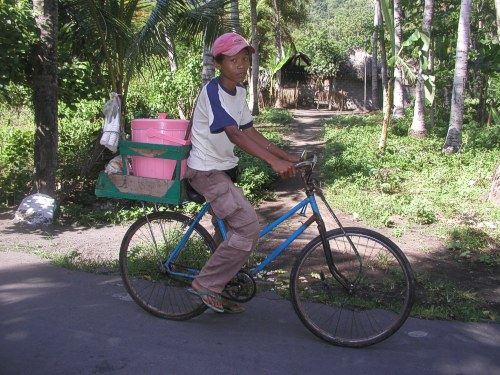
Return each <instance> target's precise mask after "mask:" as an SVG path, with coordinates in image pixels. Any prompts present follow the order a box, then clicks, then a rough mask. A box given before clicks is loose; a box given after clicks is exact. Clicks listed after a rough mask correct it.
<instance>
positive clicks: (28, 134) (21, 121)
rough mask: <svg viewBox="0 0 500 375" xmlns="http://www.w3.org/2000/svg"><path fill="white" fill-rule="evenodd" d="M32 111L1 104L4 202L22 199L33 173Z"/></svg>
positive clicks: (0, 173)
mask: <svg viewBox="0 0 500 375" xmlns="http://www.w3.org/2000/svg"><path fill="white" fill-rule="evenodd" d="M32 118H33V117H32V113H30V112H29V111H23V110H19V111H16V110H14V109H13V108H11V107H8V106H7V105H5V104H4V105H0V123H1V124H4V125H3V126H0V186H1V187H2V188H1V189H0V206H9V205H12V204H13V203H15V202H17V201H19V200H20V199H22V198H23V197H24V195H25V193H26V192H28V191H29V190H30V188H31V186H30V185H31V179H32V176H33V147H34V135H33V130H32V129H30V128H29V127H27V126H26V124H27V123H28V124H31V123H32V121H33V120H32Z"/></svg>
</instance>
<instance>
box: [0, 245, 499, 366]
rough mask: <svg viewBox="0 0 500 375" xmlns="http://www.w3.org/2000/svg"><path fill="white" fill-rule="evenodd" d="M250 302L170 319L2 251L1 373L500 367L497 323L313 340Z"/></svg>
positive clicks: (280, 302) (279, 303)
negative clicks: (358, 345)
mask: <svg viewBox="0 0 500 375" xmlns="http://www.w3.org/2000/svg"><path fill="white" fill-rule="evenodd" d="M245 307H246V312H245V313H244V314H240V315H226V314H216V313H212V312H206V313H204V314H202V315H201V316H199V317H197V318H194V319H192V320H190V321H186V322H174V321H168V320H163V319H159V318H156V317H154V316H152V315H150V314H148V313H146V312H145V311H143V310H142V309H141V308H140V307H138V306H137V305H136V304H135V303H134V302H132V301H131V300H130V298H129V297H128V296H127V294H126V293H125V291H124V288H123V285H122V283H121V280H120V279H119V277H116V276H104V275H93V274H88V273H83V272H75V271H69V270H66V269H62V268H58V267H55V266H52V265H50V264H49V263H47V262H46V261H43V260H41V259H40V258H38V257H36V256H34V255H29V254H19V253H5V252H4V253H0V374H2V375H14V374H20V375H21V374H22V375H24V374H31V375H38V374H47V375H58V374H61V375H69V374H82V375H85V374H150V375H155V374H162V375H165V374H174V375H176V374H179V375H181V374H182V375H190V374H193V375H212V374H213V375H224V374H229V375H233V374H238V375H247V374H248V375H256V374H262V375H268V374H269V375H270V374H279V375H281V374H282V375H292V374H297V375H302V374H325V375H326V374H343V375H354V374H356V375H358V374H359V375H362V374H363V375H364V374H370V375H390V374H394V375H405V374H415V375H423V374H425V375H459V374H460V375H495V374H500V356H499V353H500V325H498V324H474V323H460V322H441V321H426V320H418V319H409V320H408V321H407V323H406V324H405V325H404V326H403V327H402V328H401V330H400V331H398V332H397V333H396V334H395V335H394V336H392V337H391V338H389V339H388V340H386V341H384V342H382V343H380V344H378V345H375V346H372V347H369V348H365V349H348V348H341V347H336V346H332V345H329V344H327V343H325V342H323V341H321V340H320V339H318V338H316V337H315V336H314V335H313V334H311V333H310V332H309V331H308V330H307V329H306V328H304V327H303V326H302V324H301V323H300V321H299V320H298V318H297V317H296V316H295V314H294V312H293V308H292V306H291V304H290V303H289V302H288V301H286V300H284V299H281V298H279V297H277V296H276V295H274V294H269V293H264V294H260V295H258V296H257V297H256V298H254V299H253V300H252V301H250V302H249V303H247V304H246V305H245Z"/></svg>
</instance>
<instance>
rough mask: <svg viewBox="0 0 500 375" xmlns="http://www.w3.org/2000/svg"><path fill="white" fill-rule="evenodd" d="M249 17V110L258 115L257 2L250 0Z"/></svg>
mask: <svg viewBox="0 0 500 375" xmlns="http://www.w3.org/2000/svg"><path fill="white" fill-rule="evenodd" d="M250 17H251V22H252V47H253V48H254V49H255V53H254V54H253V55H252V74H251V76H250V83H251V85H250V109H251V111H252V115H254V116H257V115H258V114H259V112H260V111H259V31H258V29H257V0H250Z"/></svg>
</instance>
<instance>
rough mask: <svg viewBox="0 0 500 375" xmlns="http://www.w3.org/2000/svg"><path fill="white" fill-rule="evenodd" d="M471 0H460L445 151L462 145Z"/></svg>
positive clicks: (452, 150)
mask: <svg viewBox="0 0 500 375" xmlns="http://www.w3.org/2000/svg"><path fill="white" fill-rule="evenodd" d="M471 3H472V0H462V3H461V5H460V20H459V23H458V39H457V52H456V62H455V73H454V76H453V93H452V98H451V114H450V125H449V127H448V135H447V136H446V142H445V144H444V146H443V151H445V152H456V151H458V150H459V149H460V148H461V147H462V126H463V118H464V99H465V86H466V84H467V55H468V53H469V36H470V18H471Z"/></svg>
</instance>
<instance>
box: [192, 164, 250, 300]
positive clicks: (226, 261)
mask: <svg viewBox="0 0 500 375" xmlns="http://www.w3.org/2000/svg"><path fill="white" fill-rule="evenodd" d="M185 177H186V178H187V179H188V180H189V182H190V184H191V186H192V187H193V188H194V189H195V190H196V191H197V192H198V193H199V194H201V195H203V196H204V197H205V199H206V201H207V202H209V203H210V206H211V208H212V210H213V212H214V213H215V214H216V215H217V216H218V217H219V218H221V219H223V220H224V223H225V224H227V228H226V229H227V238H226V240H224V241H222V242H221V243H220V245H219V246H218V247H217V250H216V251H215V253H214V254H213V255H212V256H211V257H210V259H209V260H208V262H207V263H206V264H205V266H204V267H203V268H202V269H201V272H200V274H199V275H198V277H197V278H196V281H197V282H198V283H199V284H200V285H201V286H202V287H204V288H206V289H208V290H211V291H212V292H215V293H221V292H222V290H223V289H224V287H225V286H226V284H227V283H228V281H229V280H231V279H232V278H233V277H234V276H235V275H236V273H237V272H238V271H239V270H240V269H241V267H242V266H243V265H244V264H245V263H246V261H247V260H248V258H249V257H250V254H251V252H252V250H253V249H254V248H255V245H256V244H257V240H258V238H259V232H260V225H259V220H258V217H257V213H256V212H255V209H254V208H253V206H252V205H251V204H250V202H249V201H248V200H247V199H246V198H245V196H244V195H243V191H242V190H241V189H240V188H238V187H236V186H235V185H234V183H233V182H232V181H231V179H230V178H229V176H228V175H227V174H226V173H225V172H223V171H215V170H214V171H207V172H205V171H197V170H194V169H191V168H187V171H186V175H185Z"/></svg>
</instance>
